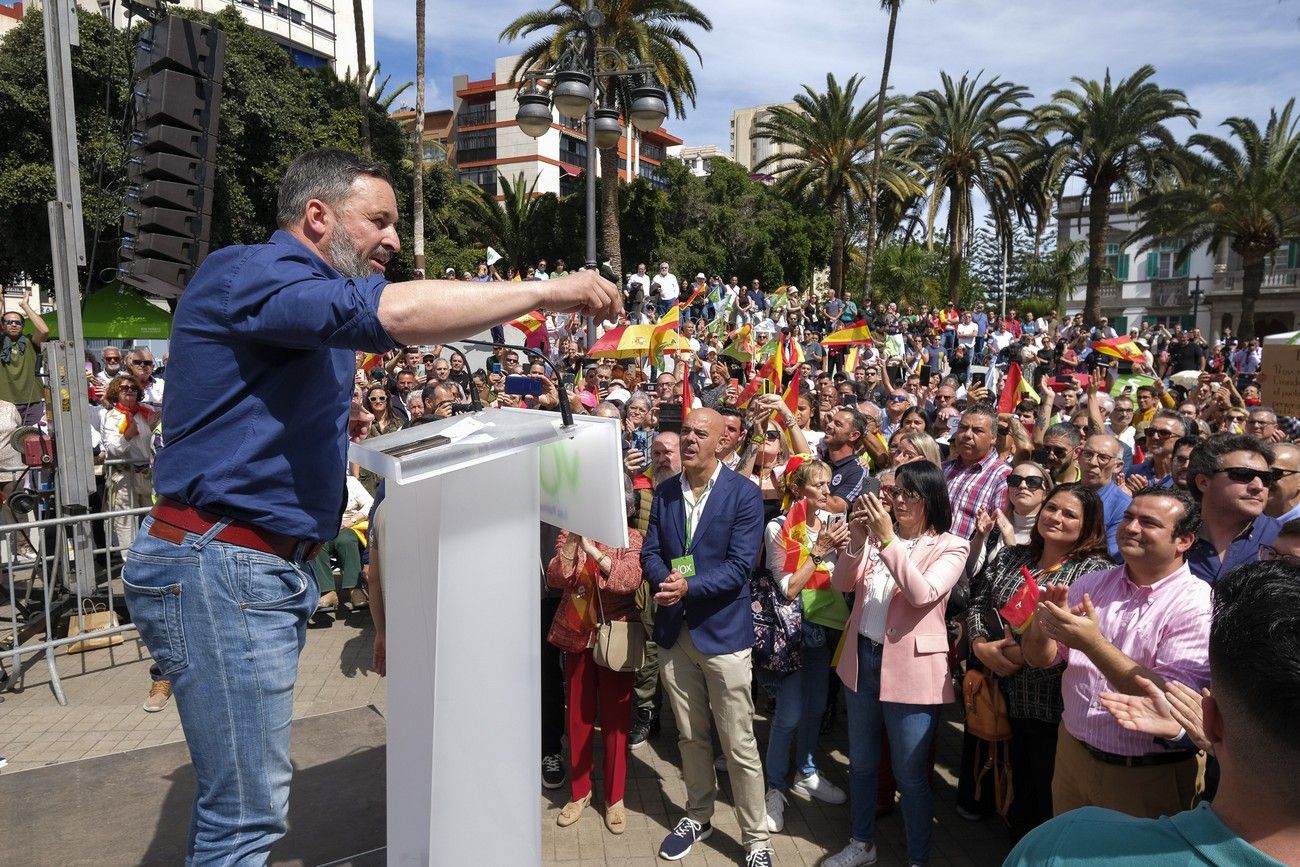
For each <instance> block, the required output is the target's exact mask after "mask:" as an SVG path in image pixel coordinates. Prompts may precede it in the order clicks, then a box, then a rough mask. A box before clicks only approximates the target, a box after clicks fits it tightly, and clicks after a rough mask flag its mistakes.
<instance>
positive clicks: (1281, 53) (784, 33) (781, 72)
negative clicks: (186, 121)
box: [375, 0, 1300, 149]
mask: <svg viewBox="0 0 1300 867" xmlns="http://www.w3.org/2000/svg"><path fill="white" fill-rule="evenodd" d="M543 3H544V0H542V2H538V0H487V2H479V3H472V2H465V0H461V2H459V3H436V2H431V3H429V7H428V19H427V20H428V24H429V31H428V34H427V37H426V41H427V48H428V56H427V60H426V64H427V70H428V82H427V87H428V96H427V107H428V108H429V109H430V110H434V109H438V108H446V107H449V106H450V89H451V76H452V75H454V74H456V73H467V74H469V76H470V77H471V78H482V77H486V76H487V75H488V74H489V73H490V72H491V69H492V59H493V58H495V57H497V56H499V55H504V54H513V53H516V50H517V49H516V48H514V47H512V46H510V45H503V44H501V43H499V42H498V41H497V35H498V34H499V33H500V32H501V29H502V28H503V27H504V26H505V24H506V23H507V22H509V21H511V20H512V19H513V18H514V17H516V16H517V15H519V14H520V13H521V12H524V11H527V10H529V9H535V8H542V6H543ZM696 3H697V5H698V6H699V7H700V8H701V9H702V10H703V11H704V13H705V14H706V15H708V16H709V17H710V18H711V19H712V21H713V25H714V26H713V30H712V32H709V33H703V32H697V33H696V37H697V38H696V44H697V45H698V47H699V49H700V52H701V54H702V55H703V63H702V64H699V65H697V67H696V81H697V84H698V89H699V99H698V104H697V105H696V107H695V108H694V109H693V110H690V111H689V115H688V117H687V118H686V119H684V120H678V119H670V120H669V122H668V123H667V124H666V126H667V128H668V129H669V130H671V131H672V132H673V133H675V134H677V135H679V136H681V137H682V138H684V139H685V140H686V143H687V144H690V145H703V144H716V145H718V146H719V147H722V148H723V149H726V148H727V146H728V129H729V124H730V120H731V111H732V109H733V108H738V107H744V106H751V105H757V104H760V103H765V102H782V101H786V100H788V99H790V97H791V96H792V95H793V94H794V93H796V92H798V91H799V90H800V89H801V86H802V85H803V84H811V85H812V86H813V87H814V88H816V89H818V90H821V89H824V86H825V80H826V73H827V72H833V73H835V75H836V77H837V78H839V79H840V80H841V81H843V80H845V79H847V78H848V77H849V76H850V75H852V74H854V73H858V74H861V75H862V76H863V77H864V79H865V84H864V86H863V92H864V93H865V92H869V91H874V89H875V88H876V87H877V86H878V85H879V81H880V63H881V59H882V55H883V51H884V36H885V28H886V24H887V18H886V16H885V15H884V13H882V12H880V11H879V9H878V4H877V3H876V2H875V0H819V2H816V3H792V2H790V0H744V2H739V0H696ZM812 11H815V12H816V16H815V17H813V16H811V15H809V14H808V13H809V12H812ZM414 17H415V13H414V7H413V4H412V3H411V0H375V19H376V21H375V43H376V51H375V53H376V56H377V59H378V61H379V62H380V63H381V64H382V66H383V71H384V73H385V74H389V73H391V74H392V75H393V80H394V81H397V82H401V81H407V80H412V79H413V78H414V74H415V33H414ZM1298 18H1300V2H1297V0H1228V2H1223V0H1217V2H1215V0H1073V2H1065V0H1001V2H998V0H936V2H933V3H931V2H925V0H907V2H905V4H904V6H903V10H902V13H901V14H900V16H899V23H898V35H897V41H896V47H895V53H894V69H893V74H892V76H891V84H892V86H893V87H894V88H896V90H897V91H901V92H911V91H915V90H920V89H926V88H930V87H937V86H938V84H939V71H940V70H946V71H948V72H950V73H952V74H954V75H960V74H961V73H962V72H965V71H967V70H970V71H972V72H978V71H980V70H983V71H984V73H985V75H986V76H993V75H997V76H1000V77H1002V78H1006V79H1011V80H1013V81H1015V82H1017V83H1020V84H1024V85H1026V86H1028V87H1029V88H1030V89H1031V90H1033V92H1034V94H1035V96H1036V98H1037V99H1039V100H1042V101H1045V100H1047V99H1048V98H1050V96H1051V93H1052V92H1053V91H1054V90H1057V89H1059V88H1062V87H1066V86H1068V84H1069V79H1070V77H1071V76H1073V75H1078V76H1082V77H1084V78H1100V77H1101V76H1102V75H1104V74H1105V71H1106V68H1107V67H1109V68H1110V69H1111V70H1112V73H1113V75H1114V76H1115V77H1119V76H1122V75H1127V74H1129V73H1131V72H1132V71H1133V70H1135V69H1136V68H1137V67H1139V66H1140V65H1141V64H1143V63H1151V64H1153V65H1154V66H1155V67H1156V69H1157V70H1158V76H1157V79H1156V80H1157V82H1158V83H1159V84H1161V85H1162V86H1164V87H1175V88H1181V89H1182V90H1184V91H1186V92H1187V95H1188V98H1189V100H1190V101H1191V103H1192V105H1193V106H1194V107H1196V108H1197V109H1199V110H1200V111H1201V113H1202V121H1201V124H1200V128H1201V129H1202V130H1214V128H1215V127H1216V126H1217V125H1218V124H1219V123H1221V122H1222V121H1223V119H1224V118H1226V117H1228V116H1231V115H1248V116H1252V117H1255V118H1258V119H1261V120H1262V119H1264V118H1266V117H1267V115H1268V110H1269V108H1270V107H1274V106H1277V107H1281V106H1282V105H1284V104H1285V103H1286V101H1287V100H1288V99H1290V98H1291V97H1293V96H1295V97H1300V63H1297V62H1296V59H1297V58H1300V23H1298V22H1297V19H1298ZM405 99H406V101H407V102H408V103H409V102H411V101H413V100H414V90H412V91H410V93H409V95H408V96H406V97H405ZM1181 132H1186V130H1180V133H1181Z"/></svg>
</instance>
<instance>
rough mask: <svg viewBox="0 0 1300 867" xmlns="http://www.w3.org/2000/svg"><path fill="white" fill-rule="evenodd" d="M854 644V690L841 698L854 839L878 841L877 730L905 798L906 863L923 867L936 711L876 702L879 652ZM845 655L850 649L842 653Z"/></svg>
mask: <svg viewBox="0 0 1300 867" xmlns="http://www.w3.org/2000/svg"><path fill="white" fill-rule="evenodd" d="M855 639H856V641H857V645H858V646H857V654H858V688H857V689H856V690H852V689H848V690H845V692H844V702H845V704H846V706H847V707H848V712H849V799H850V800H849V806H850V811H851V813H852V817H851V818H852V823H853V839H854V840H860V841H862V842H864V843H870V842H872V841H874V839H875V836H876V772H877V771H878V770H879V769H880V727H881V726H882V725H883V726H884V727H885V731H886V732H888V733H889V755H890V759H891V760H892V762H893V765H894V779H895V780H896V781H897V783H898V791H899V792H900V793H902V796H903V804H902V806H903V827H904V829H905V830H906V831H907V860H908V861H910V862H912V863H914V864H926V863H928V862H929V860H930V843H931V839H932V837H933V835H934V832H933V829H932V827H931V825H932V823H933V822H934V791H933V790H932V789H931V788H930V779H929V773H928V769H927V768H928V764H929V755H930V744H931V743H932V742H933V741H934V736H935V732H936V731H937V730H938V727H939V705H937V704H901V703H899V702H892V701H881V700H880V660H881V653H882V648H881V646H880V645H878V644H874V643H872V642H871V641H869V640H868V639H866V638H863V637H860V636H849V640H850V641H853V640H855ZM844 652H845V653H849V652H851V651H850V648H848V647H846V648H845V649H844Z"/></svg>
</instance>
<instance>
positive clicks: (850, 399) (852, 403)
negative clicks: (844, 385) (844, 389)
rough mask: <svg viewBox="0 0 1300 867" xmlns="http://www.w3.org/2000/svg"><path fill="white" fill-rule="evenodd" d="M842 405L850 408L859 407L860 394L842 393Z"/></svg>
mask: <svg viewBox="0 0 1300 867" xmlns="http://www.w3.org/2000/svg"><path fill="white" fill-rule="evenodd" d="M840 406H847V407H850V408H852V409H857V407H858V396H857V395H856V394H842V395H840Z"/></svg>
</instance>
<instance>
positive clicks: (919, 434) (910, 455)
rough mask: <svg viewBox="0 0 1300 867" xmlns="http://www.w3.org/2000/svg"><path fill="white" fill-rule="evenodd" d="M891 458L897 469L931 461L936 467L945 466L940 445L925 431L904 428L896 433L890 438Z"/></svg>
mask: <svg viewBox="0 0 1300 867" xmlns="http://www.w3.org/2000/svg"><path fill="white" fill-rule="evenodd" d="M889 458H890V460H891V461H892V462H893V464H894V466H896V467H898V466H902V465H903V464H909V463H911V462H912V461H929V462H930V463H932V464H934V465H935V466H936V467H942V466H943V458H942V457H941V456H940V454H939V444H938V443H936V442H935V441H934V437H932V436H930V435H929V434H928V433H925V432H924V431H915V430H910V429H906V430H905V429H903V428H900V429H898V430H897V431H895V432H894V435H893V436H892V437H890V438H889Z"/></svg>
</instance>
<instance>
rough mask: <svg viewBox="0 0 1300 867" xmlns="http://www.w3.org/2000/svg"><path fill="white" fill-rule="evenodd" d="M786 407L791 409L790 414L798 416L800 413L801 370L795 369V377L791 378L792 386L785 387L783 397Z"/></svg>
mask: <svg viewBox="0 0 1300 867" xmlns="http://www.w3.org/2000/svg"><path fill="white" fill-rule="evenodd" d="M781 399H782V400H783V401H785V405H786V406H788V407H790V412H793V413H795V414H798V412H799V368H797V367H796V368H795V369H794V376H792V377H790V384H789V385H787V386H786V387H785V394H783V395H782V396H781Z"/></svg>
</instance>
